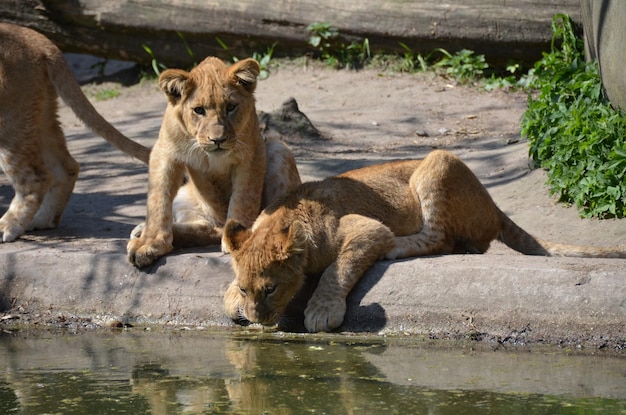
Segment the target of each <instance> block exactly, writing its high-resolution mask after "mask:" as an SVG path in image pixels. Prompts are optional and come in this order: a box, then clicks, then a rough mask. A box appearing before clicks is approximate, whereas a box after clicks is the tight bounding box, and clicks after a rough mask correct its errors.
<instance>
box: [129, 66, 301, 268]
mask: <svg viewBox="0 0 626 415" xmlns="http://www.w3.org/2000/svg"><path fill="white" fill-rule="evenodd" d="M259 72H260V67H259V64H258V63H257V62H256V61H255V60H254V59H245V60H241V61H239V62H237V63H235V64H233V65H232V66H230V67H228V66H227V65H226V64H224V62H222V61H221V60H220V59H217V58H213V57H209V58H207V59H205V60H204V61H203V62H202V63H200V65H198V66H196V67H195V68H194V69H192V70H191V71H190V72H186V71H183V70H179V69H170V70H166V71H164V72H163V73H162V74H161V76H160V77H159V87H160V88H161V89H162V90H163V92H164V93H165V95H166V96H167V100H168V105H167V109H166V110H165V114H164V116H163V123H162V125H161V131H160V133H159V138H158V140H157V142H156V144H155V145H154V148H153V149H152V155H151V157H150V168H149V180H148V200H147V215H146V220H145V223H143V224H141V225H139V226H138V227H136V228H135V229H134V230H133V232H132V233H131V240H130V241H129V242H128V246H127V250H128V259H129V260H130V262H131V263H133V264H134V265H136V266H137V267H144V266H147V265H150V264H152V263H153V262H154V261H155V260H156V259H158V258H159V257H161V256H163V255H165V254H167V253H168V252H170V251H171V250H172V249H173V248H174V246H178V247H190V246H205V245H215V244H219V243H220V242H221V239H222V227H223V226H224V224H225V223H226V220H227V219H228V218H233V219H236V220H237V221H239V222H240V223H243V224H245V225H246V226H250V225H252V223H253V222H254V220H255V219H256V217H257V216H258V214H259V212H260V211H261V208H262V207H264V206H267V204H268V203H269V202H270V201H272V200H274V199H276V198H277V197H278V196H280V195H283V194H284V193H286V192H287V191H288V190H290V189H292V188H293V187H295V186H297V185H298V184H300V176H299V175H298V170H297V168H296V163H295V160H294V158H293V155H292V154H291V152H290V151H289V149H288V148H287V147H286V146H285V145H284V144H283V143H282V142H280V141H269V142H265V141H264V140H263V139H262V138H261V135H260V131H259V122H258V118H257V113H256V109H255V105H254V95H253V94H254V90H255V88H256V82H257V76H258V74H259ZM185 177H186V178H187V180H188V182H187V184H185V185H184V186H183V181H184V179H185ZM181 186H182V187H181Z"/></svg>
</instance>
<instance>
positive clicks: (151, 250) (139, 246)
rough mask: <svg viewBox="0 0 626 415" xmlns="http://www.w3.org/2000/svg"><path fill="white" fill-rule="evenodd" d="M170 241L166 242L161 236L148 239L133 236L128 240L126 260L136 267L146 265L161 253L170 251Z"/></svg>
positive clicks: (161, 254)
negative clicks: (133, 237)
mask: <svg viewBox="0 0 626 415" xmlns="http://www.w3.org/2000/svg"><path fill="white" fill-rule="evenodd" d="M172 249H174V248H173V246H172V244H171V243H168V242H166V240H165V239H164V238H163V239H161V238H159V239H156V238H155V239H150V240H148V241H144V239H143V238H135V239H131V240H130V241H128V245H126V250H127V252H128V260H129V261H130V263H131V264H133V265H135V266H136V267H137V268H143V267H147V266H148V265H150V264H152V263H153V262H154V261H156V260H157V259H159V258H160V257H162V256H163V255H165V254H167V253H169V252H171V251H172Z"/></svg>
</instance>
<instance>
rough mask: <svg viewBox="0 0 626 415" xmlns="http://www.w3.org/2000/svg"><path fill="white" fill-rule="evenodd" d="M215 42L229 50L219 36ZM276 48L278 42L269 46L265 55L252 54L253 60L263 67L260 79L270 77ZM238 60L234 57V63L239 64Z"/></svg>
mask: <svg viewBox="0 0 626 415" xmlns="http://www.w3.org/2000/svg"><path fill="white" fill-rule="evenodd" d="M215 40H216V41H217V43H219V45H220V46H221V47H222V49H224V50H228V45H227V44H226V42H224V41H223V40H222V39H220V38H219V37H217V36H216V37H215ZM275 48H276V42H274V43H273V44H272V46H269V47H268V48H267V49H266V50H265V53H259V52H253V53H252V58H253V59H254V60H256V61H257V62H258V63H259V66H260V67H261V72H260V73H259V79H266V78H267V77H268V76H270V72H269V71H270V62H271V60H272V57H273V56H274V49H275ZM238 60H239V58H238V57H237V56H233V62H237V61H238Z"/></svg>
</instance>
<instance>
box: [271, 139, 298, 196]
mask: <svg viewBox="0 0 626 415" xmlns="http://www.w3.org/2000/svg"><path fill="white" fill-rule="evenodd" d="M265 151H266V160H267V167H266V170H265V185H264V187H263V202H262V208H265V207H266V206H267V205H269V204H270V203H272V202H273V201H274V200H276V199H278V198H279V197H281V196H283V195H284V194H286V193H287V192H288V191H290V190H291V189H293V188H294V187H296V186H298V185H300V183H302V181H301V180H300V174H299V173H298V167H297V166H296V159H295V158H294V156H293V154H292V153H291V150H289V147H287V145H286V144H284V143H283V142H282V141H280V140H270V141H268V142H267V143H266V149H265Z"/></svg>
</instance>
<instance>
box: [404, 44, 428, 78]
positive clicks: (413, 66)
mask: <svg viewBox="0 0 626 415" xmlns="http://www.w3.org/2000/svg"><path fill="white" fill-rule="evenodd" d="M398 43H399V44H400V46H401V47H402V49H404V54H403V56H402V59H401V61H400V67H399V69H400V71H402V72H415V71H416V70H420V71H422V72H426V71H427V70H428V63H427V62H426V58H424V57H423V56H422V55H421V54H419V53H415V52H413V49H411V48H410V47H408V46H407V45H406V44H405V43H402V42H398Z"/></svg>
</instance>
